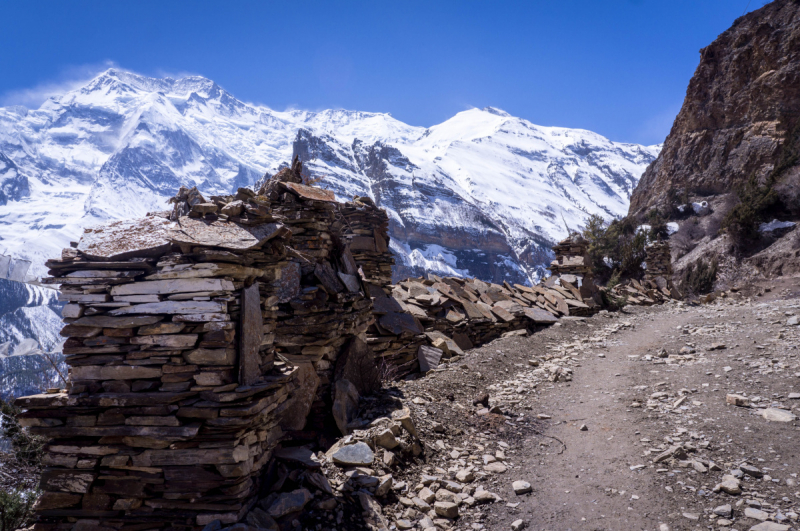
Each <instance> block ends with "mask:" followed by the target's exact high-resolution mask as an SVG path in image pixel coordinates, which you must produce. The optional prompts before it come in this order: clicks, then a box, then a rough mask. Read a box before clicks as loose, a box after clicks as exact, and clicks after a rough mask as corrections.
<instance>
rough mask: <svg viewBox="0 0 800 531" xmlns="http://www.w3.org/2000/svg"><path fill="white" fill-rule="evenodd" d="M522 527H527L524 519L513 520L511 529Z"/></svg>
mask: <svg viewBox="0 0 800 531" xmlns="http://www.w3.org/2000/svg"><path fill="white" fill-rule="evenodd" d="M522 529H525V521H524V520H514V521H513V522H511V531H520V530H522Z"/></svg>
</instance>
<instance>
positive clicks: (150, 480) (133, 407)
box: [18, 168, 372, 530]
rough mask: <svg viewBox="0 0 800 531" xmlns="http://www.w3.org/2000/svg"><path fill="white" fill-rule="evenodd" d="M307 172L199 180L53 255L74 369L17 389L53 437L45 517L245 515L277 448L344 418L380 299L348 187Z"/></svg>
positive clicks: (120, 523) (131, 522)
mask: <svg viewBox="0 0 800 531" xmlns="http://www.w3.org/2000/svg"><path fill="white" fill-rule="evenodd" d="M298 170H299V168H292V169H287V170H284V171H283V172H282V173H281V174H279V175H277V176H276V177H275V178H273V179H271V180H270V181H268V182H267V183H266V184H265V187H264V189H262V190H261V192H262V193H259V194H256V193H254V192H253V191H251V190H247V189H240V190H239V192H238V193H237V194H236V195H235V196H224V197H212V198H210V200H208V201H207V200H206V199H205V198H203V197H202V195H200V194H199V193H198V192H197V191H196V190H194V189H192V190H186V189H182V190H180V191H179V193H178V195H177V196H176V197H175V198H174V199H173V203H175V205H174V207H173V210H172V211H171V212H165V213H160V214H156V215H152V216H149V217H147V218H144V219H142V220H137V221H135V222H114V223H111V224H109V225H106V226H103V227H98V228H95V229H87V232H86V233H85V234H84V236H83V238H82V239H81V241H80V242H79V243H78V245H77V248H74V249H66V250H65V251H64V253H63V255H62V258H61V259H60V260H51V261H49V262H48V265H49V267H50V268H51V274H52V277H51V278H50V279H49V282H51V283H53V284H60V285H61V290H62V295H61V296H62V299H64V300H66V301H68V302H69V303H70V304H68V305H67V307H66V308H65V310H64V317H65V322H66V326H65V327H64V329H63V331H62V334H63V335H65V336H67V337H68V338H69V339H68V340H67V342H66V344H65V348H64V353H65V355H66V357H67V359H66V362H67V364H68V366H69V367H70V375H69V382H68V384H67V388H66V390H64V391H62V392H59V393H54V394H44V395H36V396H31V397H24V398H21V399H19V400H18V404H19V405H20V406H22V407H23V408H25V409H26V412H25V413H23V415H22V419H21V421H22V422H23V423H24V424H25V425H27V426H29V427H30V429H31V430H32V431H33V432H34V433H37V434H41V435H44V436H46V437H48V438H49V439H50V442H49V443H48V445H47V447H46V457H45V465H46V467H47V468H46V469H45V471H44V473H43V476H42V482H41V486H42V489H43V491H44V494H43V496H42V498H41V499H40V501H39V503H38V505H37V507H36V511H37V515H38V522H37V524H36V526H37V529H42V530H45V529H46V530H56V529H67V528H69V529H72V528H73V527H74V526H75V525H78V527H81V526H83V527H87V528H88V527H91V528H93V529H94V528H97V527H102V528H107V529H134V528H136V529H163V528H171V527H177V528H187V529H188V528H193V529H197V528H199V527H202V526H204V525H206V524H208V523H209V522H212V521H214V520H220V521H221V522H223V523H233V522H236V521H239V520H241V519H242V518H243V517H244V515H245V514H246V513H247V512H248V511H249V509H250V508H251V507H252V505H253V504H254V503H255V500H256V498H257V494H258V492H259V488H260V482H261V481H262V477H263V474H262V469H263V467H264V465H265V464H266V463H267V462H268V461H269V460H270V458H271V456H272V453H273V451H274V449H275V448H276V445H277V444H278V443H279V442H280V441H281V440H282V439H285V438H296V437H302V430H304V428H306V427H307V426H306V421H307V419H308V418H309V415H310V418H312V419H315V418H324V417H330V416H331V415H330V410H331V407H332V402H333V399H334V397H333V394H334V393H333V389H332V382H333V380H334V375H335V373H336V372H337V370H338V372H341V373H342V374H347V373H348V370H350V372H352V368H350V367H348V366H347V364H346V363H345V364H344V365H342V364H341V363H340V364H338V366H337V360H338V359H339V357H340V356H339V355H340V354H341V353H345V354H347V353H348V352H350V351H359V352H361V354H362V355H361V357H362V358H363V354H364V351H363V349H359V348H358V343H357V342H358V341H359V338H361V339H360V341H361V345H363V346H364V347H366V345H365V344H364V343H363V339H364V337H365V336H364V332H365V330H366V328H367V325H368V322H369V321H370V320H371V318H372V312H371V300H370V298H369V297H366V296H365V290H364V288H363V285H362V281H361V279H360V278H359V276H358V275H357V273H358V271H357V269H356V268H355V262H354V260H353V258H352V256H349V253H350V252H349V248H348V245H347V242H346V240H345V238H343V233H342V230H341V224H340V223H338V222H337V219H336V218H337V215H336V203H335V200H334V197H333V194H332V193H330V192H326V191H324V190H320V189H316V188H312V187H307V186H304V185H302V184H301V183H300V182H299V180H300V179H299V171H298ZM354 343H355V344H356V347H353V345H354ZM367 355H371V353H369V351H368V350H367ZM342 358H348V359H357V358H358V356H357V355H356V354H352V355H351V356H342ZM326 409H327V410H326ZM325 410H326V411H325ZM312 433H313V430H312Z"/></svg>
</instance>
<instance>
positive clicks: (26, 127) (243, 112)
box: [0, 69, 658, 282]
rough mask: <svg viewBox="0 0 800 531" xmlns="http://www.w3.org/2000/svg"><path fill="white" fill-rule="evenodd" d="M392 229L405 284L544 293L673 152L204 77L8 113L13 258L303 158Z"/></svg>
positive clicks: (102, 82)
mask: <svg viewBox="0 0 800 531" xmlns="http://www.w3.org/2000/svg"><path fill="white" fill-rule="evenodd" d="M295 153H297V154H299V155H300V156H301V158H302V159H303V160H304V161H306V167H307V168H308V169H309V170H310V171H311V172H312V173H314V174H317V175H323V176H324V181H323V182H324V186H326V187H328V188H330V189H332V190H333V191H334V192H336V194H337V196H338V197H339V198H341V199H347V198H349V197H352V196H353V195H356V194H358V195H369V196H371V197H373V198H374V199H375V200H376V202H377V203H378V204H379V205H381V206H383V207H385V208H386V209H387V210H388V211H389V214H390V218H391V220H392V224H391V229H390V230H391V235H392V239H393V241H392V248H393V250H394V251H395V252H396V253H397V255H398V264H399V267H398V273H397V274H398V275H399V276H402V275H403V274H410V273H419V272H421V270H422V269H426V270H434V271H438V272H444V273H448V274H464V275H476V276H478V277H480V278H483V279H485V280H493V281H501V280H504V279H507V280H510V281H516V282H525V281H528V280H535V279H536V278H537V277H538V276H540V275H541V274H543V273H544V269H543V267H544V265H545V264H546V263H547V262H548V261H549V257H550V252H549V245H550V244H551V243H552V242H553V241H555V240H558V239H559V238H561V237H563V236H564V235H565V232H566V229H565V227H564V223H565V222H566V224H567V225H569V226H570V227H571V228H575V227H578V226H579V225H580V224H581V223H582V222H583V220H584V219H585V218H586V217H587V215H589V214H592V213H598V214H602V215H604V216H607V217H611V216H620V215H624V214H625V213H626V211H627V208H628V198H629V197H630V193H631V191H632V190H633V188H634V186H635V185H636V183H637V181H638V179H639V176H640V175H641V174H642V172H643V171H644V169H645V167H646V166H647V164H648V163H649V162H651V161H652V160H653V159H654V158H655V156H656V155H657V153H658V149H657V147H644V146H639V145H633V144H620V143H615V142H611V141H609V140H608V139H606V138H603V137H602V136H600V135H597V134H595V133H592V132H590V131H583V130H576V129H563V128H557V127H540V126H536V125H534V124H532V123H530V122H528V121H526V120H522V119H520V118H515V117H513V116H510V115H509V114H507V113H505V112H503V111H500V110H498V109H494V108H487V109H483V110H478V109H472V110H468V111H464V112H461V113H459V114H457V115H456V116H454V117H453V118H451V119H450V120H447V121H446V122H444V123H442V124H439V125H436V126H433V127H430V128H428V129H425V128H421V127H413V126H409V125H406V124H404V123H402V122H400V121H398V120H395V119H394V118H392V117H391V116H390V115H388V114H380V113H369V112H358V111H345V110H328V111H322V112H307V111H286V112H279V111H274V110H271V109H269V108H267V107H263V106H257V105H251V104H247V103H243V102H241V101H239V100H237V99H236V98H234V97H233V96H232V95H231V94H229V93H228V92H226V91H225V90H223V89H222V88H220V87H219V86H218V85H217V84H215V83H214V82H213V81H211V80H208V79H205V78H202V77H196V76H194V77H187V78H183V79H171V78H165V79H156V78H149V77H144V76H140V75H137V74H134V73H130V72H125V71H122V70H118V69H111V70H108V71H106V72H104V73H102V74H100V75H98V76H97V77H96V78H95V79H93V80H92V81H91V82H89V83H88V84H87V85H85V86H84V87H82V88H80V89H77V90H73V91H70V92H67V93H65V94H63V95H61V96H58V97H54V98H51V99H49V100H47V101H46V102H45V103H44V104H43V105H42V106H41V107H40V108H39V109H36V110H29V109H25V108H22V107H6V108H0V253H3V254H8V255H11V256H14V257H15V258H24V259H29V260H31V261H32V262H33V266H32V267H31V273H33V274H35V275H42V274H44V273H45V270H44V267H43V265H42V264H43V262H44V260H45V259H46V258H48V257H52V256H58V255H59V251H60V249H61V248H62V247H65V246H67V244H68V242H69V241H70V240H76V239H77V238H78V237H79V236H80V234H81V231H82V228H83V227H86V226H90V225H93V224H96V223H98V222H102V221H104V220H107V219H112V218H129V217H136V216H141V215H143V214H145V213H146V212H148V211H152V210H163V209H165V208H166V204H165V201H166V199H167V198H168V197H170V196H171V195H173V193H174V192H175V190H176V189H177V188H178V187H179V186H180V185H189V186H191V185H197V186H198V188H200V190H201V191H203V192H206V193H228V192H231V191H234V190H235V189H236V188H237V187H240V186H252V185H253V184H254V183H255V182H256V181H257V180H259V179H260V178H262V176H263V175H264V174H265V173H269V174H271V173H274V172H275V171H277V170H278V169H279V166H280V165H281V164H285V163H287V162H288V161H290V159H291V158H292V156H293V154H295Z"/></svg>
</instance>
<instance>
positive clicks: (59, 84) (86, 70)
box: [0, 61, 116, 109]
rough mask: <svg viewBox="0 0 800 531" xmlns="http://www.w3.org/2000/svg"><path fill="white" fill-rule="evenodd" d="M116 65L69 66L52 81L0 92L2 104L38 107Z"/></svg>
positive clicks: (112, 63) (106, 62)
mask: <svg viewBox="0 0 800 531" xmlns="http://www.w3.org/2000/svg"><path fill="white" fill-rule="evenodd" d="M114 67H116V65H115V64H114V62H113V61H104V62H102V63H99V64H88V65H80V66H71V67H67V68H64V69H63V70H62V71H61V73H59V75H58V76H57V77H56V79H54V80H52V81H47V82H44V83H40V84H39V85H36V86H35V87H31V88H25V89H17V90H9V91H7V92H5V93H3V94H0V105H1V106H8V105H22V106H24V107H27V108H29V109H37V108H39V106H40V105H41V104H42V103H44V101H45V100H47V98H49V97H51V96H57V95H60V94H63V93H65V92H68V91H70V90H74V89H76V88H78V87H82V86H84V85H86V83H88V82H89V81H90V80H91V79H92V78H94V77H95V76H97V74H99V73H100V72H103V71H104V70H108V69H109V68H114Z"/></svg>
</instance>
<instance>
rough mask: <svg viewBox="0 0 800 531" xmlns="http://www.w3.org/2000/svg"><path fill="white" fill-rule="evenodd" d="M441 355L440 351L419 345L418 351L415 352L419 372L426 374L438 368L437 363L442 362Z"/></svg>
mask: <svg viewBox="0 0 800 531" xmlns="http://www.w3.org/2000/svg"><path fill="white" fill-rule="evenodd" d="M442 354H444V353H443V352H442V351H441V349H438V348H435V347H429V346H427V345H420V346H419V350H418V351H417V359H418V360H419V370H420V371H421V372H428V371H429V370H431V369H435V368H437V367H438V366H439V362H440V361H441V360H442Z"/></svg>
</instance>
